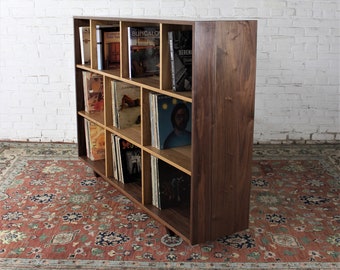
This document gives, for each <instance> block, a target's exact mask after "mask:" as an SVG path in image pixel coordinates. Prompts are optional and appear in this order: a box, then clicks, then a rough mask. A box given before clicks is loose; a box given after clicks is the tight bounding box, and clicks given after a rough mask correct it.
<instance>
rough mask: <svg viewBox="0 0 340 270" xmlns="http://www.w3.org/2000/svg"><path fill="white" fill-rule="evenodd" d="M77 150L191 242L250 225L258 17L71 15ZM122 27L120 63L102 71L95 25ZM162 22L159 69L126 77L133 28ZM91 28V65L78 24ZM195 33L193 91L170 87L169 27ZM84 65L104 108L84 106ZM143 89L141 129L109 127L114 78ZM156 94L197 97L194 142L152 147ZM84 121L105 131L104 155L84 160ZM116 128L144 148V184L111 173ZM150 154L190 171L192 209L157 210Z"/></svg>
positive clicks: (200, 241) (139, 203) (160, 220)
mask: <svg viewBox="0 0 340 270" xmlns="http://www.w3.org/2000/svg"><path fill="white" fill-rule="evenodd" d="M73 22H74V45H75V76H76V102H77V120H78V121H77V132H78V153H79V157H80V158H81V159H83V160H84V161H85V163H86V164H88V166H90V167H91V168H92V169H93V170H94V171H95V172H96V173H97V174H98V175H100V176H101V177H102V178H104V179H105V180H106V181H108V182H109V183H110V184H112V185H113V186H114V187H116V188H117V189H118V190H120V191H121V192H122V193H123V194H124V195H125V196H127V197H128V198H129V199H131V200H132V201H133V202H134V203H136V204H138V205H139V206H140V207H141V208H142V209H143V210H144V211H145V212H146V213H148V214H149V215H150V216H151V217H153V218H154V219H156V220H157V221H159V222H160V223H161V224H163V225H164V226H165V227H166V228H167V229H168V230H170V231H172V232H174V233H175V234H177V235H179V236H181V237H182V238H183V239H184V240H186V241H187V242H189V243H191V244H196V243H202V242H205V241H208V240H215V239H216V238H218V237H221V236H225V235H228V234H232V233H234V232H237V231H240V230H243V229H246V228H247V227H248V222H249V197H250V181H251V162H252V145H253V128H254V98H255V71H256V40H257V22H256V21H253V20H242V21H237V20H230V21H188V20H155V19H131V18H129V19H123V18H98V17H74V19H73ZM97 24H117V25H119V26H120V36H121V38H120V41H121V42H120V43H121V44H120V61H121V62H120V68H119V69H116V70H98V69H97V60H96V58H97V53H96V38H95V27H96V25H97ZM139 25H140V26H145V25H158V26H159V27H160V31H161V37H160V39H161V42H160V75H159V76H153V77H145V78H138V79H131V78H129V63H128V49H129V48H128V44H127V42H128V41H127V39H128V36H127V35H128V32H127V28H128V26H139ZM80 26H90V29H91V49H90V52H91V64H90V65H82V64H81V53H80V41H79V27H80ZM178 29H179V30H187V29H191V30H192V33H193V47H192V48H193V53H192V55H193V59H192V61H193V70H192V86H193V89H192V92H174V91H172V90H171V71H170V59H169V46H168V35H167V33H168V31H171V30H178ZM82 71H91V72H94V73H97V74H101V75H103V78H104V100H105V102H104V104H105V105H104V112H103V113H97V114H96V113H94V114H89V113H86V112H85V108H84V91H83V79H82ZM112 80H118V81H123V82H126V83H129V84H132V85H136V86H138V87H139V88H140V93H141V126H140V128H127V129H117V128H115V127H114V126H113V125H112V103H111V98H112V97H111V89H110V87H111V81H112ZM150 92H158V93H162V94H166V95H169V96H172V97H174V98H177V99H180V100H184V101H187V102H191V103H192V127H191V130H192V144H191V146H185V147H178V148H173V149H167V150H158V149H156V148H154V147H152V146H151V131H150V112H149V93H150ZM84 119H88V120H90V121H92V122H94V123H96V124H97V125H99V126H100V127H102V128H103V129H104V130H105V133H106V136H105V137H106V149H105V151H106V153H105V159H104V160H101V161H91V160H90V159H88V158H87V153H86V140H85V128H84ZM111 134H116V135H118V136H120V137H122V138H124V139H126V140H128V141H130V142H132V143H133V144H135V145H137V146H138V147H140V148H141V153H142V154H141V155H142V180H141V184H137V183H128V184H122V183H121V182H118V181H117V180H115V179H114V178H113V168H112V149H111ZM151 155H153V156H156V157H157V158H160V159H162V160H164V161H166V162H167V163H169V164H171V165H172V166H174V167H176V168H178V169H180V170H182V171H183V172H185V173H187V174H188V175H190V176H191V195H190V207H187V208H184V209H183V208H176V207H174V208H169V209H164V210H160V209H158V208H156V207H154V206H153V205H152V186H151V167H150V166H151V161H150V159H151V158H150V157H151Z"/></svg>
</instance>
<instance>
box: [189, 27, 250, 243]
mask: <svg viewBox="0 0 340 270" xmlns="http://www.w3.org/2000/svg"><path fill="white" fill-rule="evenodd" d="M198 28H204V29H205V33H206V34H205V36H206V38H209V39H207V40H209V42H207V44H208V45H209V48H204V46H202V45H198V46H196V47H195V68H194V70H195V86H194V87H195V88H194V91H195V94H194V98H193V99H194V100H193V103H194V105H195V107H194V114H195V115H194V119H195V122H194V134H193V144H194V147H193V168H194V169H193V179H194V180H193V182H194V183H195V184H194V189H193V192H194V193H195V192H196V194H193V198H194V200H195V202H194V203H197V205H198V206H197V208H204V212H201V211H200V210H197V211H195V209H193V223H192V224H193V226H197V224H199V223H200V222H201V224H204V225H198V228H197V230H196V229H195V228H193V234H197V238H198V240H199V241H206V240H213V239H216V238H217V237H220V236H224V235H226V234H231V233H234V232H237V231H240V230H243V229H245V228H247V226H248V217H249V196H250V180H251V160H252V144H253V125H254V92H255V69H256V21H230V22H216V23H215V25H214V28H212V26H211V25H209V26H207V25H204V26H202V27H197V29H198ZM208 29H210V30H209V31H208ZM211 29H214V30H213V31H212V30H211ZM199 32H200V33H201V35H202V38H203V32H204V31H203V30H200V31H198V30H196V31H195V33H197V34H198V33H199ZM207 33H211V35H210V36H209V35H208V34H207ZM195 43H197V40H196V42H195ZM199 43H201V42H199ZM204 73H206V74H204ZM197 75H199V78H197V77H198V76H197ZM196 102H197V103H196ZM198 116H199V117H198ZM200 202H201V203H200ZM208 202H209V205H208V206H207V205H206V204H208ZM200 206H201V207H200ZM195 215H197V217H196V216H195ZM202 220H204V221H203V222H202ZM203 226H204V227H203ZM201 230H202V231H201ZM203 235H204V236H203Z"/></svg>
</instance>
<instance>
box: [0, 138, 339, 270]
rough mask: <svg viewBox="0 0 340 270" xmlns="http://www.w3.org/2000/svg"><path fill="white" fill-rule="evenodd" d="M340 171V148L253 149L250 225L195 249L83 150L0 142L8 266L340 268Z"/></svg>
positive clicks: (0, 213) (2, 258)
mask: <svg viewBox="0 0 340 270" xmlns="http://www.w3.org/2000/svg"><path fill="white" fill-rule="evenodd" d="M339 167H340V147H339V145H328V146H327V145H301V146H293V145H265V146H254V161H253V168H252V172H253V173H252V179H251V183H252V190H251V205H250V226H249V229H247V230H244V231H241V232H238V233H236V234H234V235H229V236H225V237H222V238H220V239H217V240H216V241H212V242H207V243H203V244H199V245H194V246H190V245H188V244H187V243H185V242H184V241H182V239H180V238H178V237H175V236H170V235H167V234H166V230H165V228H164V227H163V226H162V225H160V224H159V223H158V222H157V221H155V220H153V219H152V218H150V217H149V216H148V215H147V214H146V213H144V212H143V211H142V210H141V209H140V208H139V207H138V206H136V205H135V204H133V203H132V202H131V201H130V200H129V199H127V198H126V197H125V196H123V195H122V194H121V193H119V192H118V191H117V190H116V189H115V188H113V187H112V186H110V185H109V184H107V183H106V182H105V181H104V180H103V179H101V178H96V177H95V176H94V174H93V171H92V170H91V169H90V168H88V167H87V166H84V163H83V162H82V161H80V160H78V158H77V156H76V147H75V145H73V144H44V143H40V144H35V143H6V142H3V143H1V142H0V176H1V178H0V220H1V223H0V268H1V269H31V268H32V269H33V268H34V267H33V266H37V265H39V267H40V269H44V267H45V268H46V269H71V268H72V267H73V268H74V269H76V268H78V269H130V268H131V269H136V268H137V269H161V268H168V269H189V268H191V269H229V268H230V269H231V268H233V269H234V268H241V267H242V268H248V269H271V268H276V269H278V268H280V269H283V268H294V267H295V268H297V269H303V268H308V269H314V268H318V269H323V268H325V269H336V268H338V267H340V264H339V261H340V212H339V188H340V178H339V175H340V169H339ZM29 267H31V268H29ZM91 267H92V268H91ZM114 267H117V268H114ZM73 268H72V269H73Z"/></svg>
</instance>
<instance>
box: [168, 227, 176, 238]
mask: <svg viewBox="0 0 340 270" xmlns="http://www.w3.org/2000/svg"><path fill="white" fill-rule="evenodd" d="M166 232H167V234H168V235H169V236H176V234H175V233H174V232H173V231H172V230H170V229H169V228H166Z"/></svg>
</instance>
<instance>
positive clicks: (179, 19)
mask: <svg viewBox="0 0 340 270" xmlns="http://www.w3.org/2000/svg"><path fill="white" fill-rule="evenodd" d="M73 19H85V20H110V21H124V22H149V23H173V24H177V23H181V24H194V23H199V22H228V21H256V20H254V19H248V18H244V19H240V18H237V19H236V18H218V19H212V18H210V19H208V18H207V19H193V18H185V17H176V18H167V17H162V18H156V17H152V18H150V17H145V18H143V17H130V18H126V17H95V16H74V17H73Z"/></svg>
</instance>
